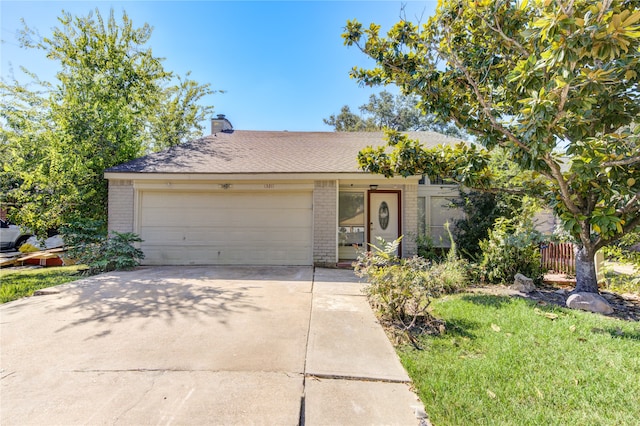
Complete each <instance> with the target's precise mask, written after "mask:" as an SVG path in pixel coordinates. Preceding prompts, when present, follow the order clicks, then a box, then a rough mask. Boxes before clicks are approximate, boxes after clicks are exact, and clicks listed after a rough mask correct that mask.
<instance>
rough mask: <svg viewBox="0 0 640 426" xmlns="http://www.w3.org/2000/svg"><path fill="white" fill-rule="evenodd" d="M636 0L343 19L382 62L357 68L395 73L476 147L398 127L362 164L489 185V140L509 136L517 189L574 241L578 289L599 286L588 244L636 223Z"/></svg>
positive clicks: (495, 142)
mask: <svg viewBox="0 0 640 426" xmlns="http://www.w3.org/2000/svg"><path fill="white" fill-rule="evenodd" d="M639 4H640V2H638V1H637V0H636V1H631V0H630V1H625V0H605V1H597V2H594V1H586V0H574V1H568V2H567V1H554V0H544V1H542V0H536V1H531V2H527V1H526V0H522V1H516V2H513V1H488V0H443V1H442V2H439V6H438V8H437V10H436V13H435V15H434V16H433V17H432V18H430V19H429V20H428V22H427V23H426V24H425V25H423V26H421V27H418V26H417V25H415V24H413V23H411V22H408V21H405V20H402V21H400V22H398V23H397V24H396V25H395V26H393V28H392V29H391V30H390V31H389V32H388V33H387V36H386V37H381V36H380V35H379V30H380V27H379V26H378V25H376V24H371V26H370V27H369V28H368V29H363V27H362V25H361V24H360V23H359V22H357V21H351V22H348V23H347V27H346V32H345V34H344V35H343V37H344V39H345V44H346V45H348V46H352V45H355V46H357V47H359V48H360V49H361V50H362V51H363V52H364V53H365V54H367V55H369V56H370V57H372V58H373V59H374V60H376V66H375V67H374V68H373V69H369V70H367V69H356V68H354V69H353V70H352V76H354V77H355V78H357V79H358V80H359V81H360V82H362V83H364V84H367V85H378V84H390V83H395V84H397V85H398V86H399V87H400V88H401V90H402V92H403V93H412V94H415V95H417V96H419V97H420V107H421V108H422V109H423V110H424V112H425V113H430V114H435V115H436V116H437V117H439V118H440V119H442V120H445V121H446V120H453V121H454V122H455V123H456V124H457V125H458V126H460V127H462V128H464V129H465V130H467V131H469V132H470V133H472V134H473V135H475V136H476V138H477V139H476V140H477V141H478V142H479V144H481V145H482V146H483V147H484V148H481V147H478V146H475V145H470V146H463V145H459V146H457V147H455V148H452V147H448V148H447V147H440V148H438V149H425V148H424V147H421V146H419V145H418V144H417V143H416V142H415V141H410V140H408V139H407V138H406V137H403V136H401V135H397V134H393V133H392V134H390V138H389V144H390V145H391V146H392V147H393V152H392V153H385V151H384V149H383V148H381V149H377V150H376V149H371V148H369V149H367V150H365V151H363V152H362V153H361V155H360V164H361V166H362V168H363V169H365V170H368V171H371V172H376V173H383V174H385V175H387V176H391V175H395V174H401V175H415V174H423V173H427V174H440V175H448V176H452V177H454V178H455V179H456V181H458V182H460V183H462V184H464V185H466V186H468V187H472V188H484V189H486V188H488V187H490V186H491V171H490V169H489V168H488V167H487V165H488V154H487V152H486V149H489V150H490V149H493V148H494V147H497V146H500V147H503V149H505V152H506V153H507V155H508V157H510V158H511V159H513V160H514V161H515V162H516V163H517V164H518V165H519V166H520V167H522V168H523V169H525V170H527V172H528V174H527V179H521V182H520V183H521V185H522V189H523V190H524V191H526V192H529V193H532V194H535V195H538V196H541V197H543V198H544V199H545V200H546V202H547V203H549V204H550V205H551V206H552V207H553V208H554V210H555V213H556V214H557V215H558V216H559V217H560V219H562V221H563V223H564V226H565V228H566V229H567V230H568V231H569V232H570V233H571V234H572V235H573V237H574V238H575V239H576V241H578V243H579V250H578V252H577V256H576V257H577V259H576V271H577V272H576V280H577V283H576V291H584V292H594V293H597V292H598V285H597V281H596V275H595V265H594V254H595V252H596V251H597V250H598V249H599V248H601V247H603V246H605V245H607V244H609V243H611V242H613V241H616V240H617V239H619V238H620V237H622V236H623V235H624V234H626V233H628V232H632V231H634V230H635V229H637V228H638V226H639V225H640V215H639V214H638V213H639V211H640V178H639V176H640V172H639V164H640V149H639V146H638V137H639V134H640V131H639V129H638V127H634V126H633V122H634V121H635V122H637V121H638V113H639V111H640V87H639V86H638V78H639V75H640V53H639V52H640V25H639V23H640V10H638V8H639Z"/></svg>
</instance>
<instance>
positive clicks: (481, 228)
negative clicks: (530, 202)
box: [452, 189, 522, 261]
mask: <svg viewBox="0 0 640 426" xmlns="http://www.w3.org/2000/svg"><path fill="white" fill-rule="evenodd" d="M459 193H460V197H459V198H458V199H454V200H452V203H453V204H454V205H455V206H457V207H458V208H461V209H462V211H463V212H464V218H462V219H458V220H456V221H455V223H454V225H455V227H454V231H453V237H454V240H455V242H456V243H457V244H458V247H459V250H460V252H461V253H462V255H463V256H464V257H465V258H467V259H468V260H472V261H475V260H476V259H478V258H480V257H481V253H482V250H481V248H480V241H482V240H484V239H486V238H487V237H488V235H489V229H491V227H492V226H493V224H494V222H495V221H496V219H498V218H499V217H513V216H514V215H515V212H516V211H518V210H519V209H520V207H521V205H522V201H521V199H520V198H519V197H517V196H514V195H510V194H507V193H498V194H494V193H489V192H480V191H465V190H463V189H460V190H459Z"/></svg>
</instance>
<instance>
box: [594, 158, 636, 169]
mask: <svg viewBox="0 0 640 426" xmlns="http://www.w3.org/2000/svg"><path fill="white" fill-rule="evenodd" d="M636 163H640V155H638V156H635V157H629V158H625V159H624V160H616V161H607V162H605V163H602V167H615V166H628V165H630V164H636Z"/></svg>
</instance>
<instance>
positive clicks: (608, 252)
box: [603, 232, 640, 268]
mask: <svg viewBox="0 0 640 426" xmlns="http://www.w3.org/2000/svg"><path fill="white" fill-rule="evenodd" d="M638 247H640V232H630V233H628V234H626V235H625V236H623V237H622V238H621V239H620V240H618V241H617V242H616V243H614V244H611V245H609V246H606V247H604V248H603V251H604V255H605V257H606V258H607V259H609V260H612V261H616V262H621V263H630V264H632V265H635V266H636V267H638V268H640V251H638V250H639V249H638Z"/></svg>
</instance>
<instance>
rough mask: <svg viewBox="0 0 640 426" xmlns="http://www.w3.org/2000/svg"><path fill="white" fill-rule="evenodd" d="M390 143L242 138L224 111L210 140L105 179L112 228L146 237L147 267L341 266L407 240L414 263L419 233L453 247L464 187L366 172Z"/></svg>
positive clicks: (435, 138) (273, 135) (405, 248)
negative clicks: (367, 161) (359, 252)
mask: <svg viewBox="0 0 640 426" xmlns="http://www.w3.org/2000/svg"><path fill="white" fill-rule="evenodd" d="M409 136H410V137H411V138H414V139H419V140H420V141H421V142H422V143H423V144H425V145H427V146H434V145H437V144H446V143H456V142H459V141H458V140H457V139H453V138H450V137H447V136H444V135H441V134H438V133H433V132H410V133H409ZM384 143H385V141H384V134H383V133H382V132H375V133H372V132H354V133H351V132H288V131H282V132H274V131H241V130H233V128H232V126H231V123H230V122H229V121H228V120H227V119H226V118H224V116H222V115H220V116H218V117H217V118H214V119H213V120H212V132H211V134H210V135H208V136H205V137H203V138H201V139H197V140H194V141H191V142H189V143H185V144H182V145H178V146H174V147H172V148H169V149H167V150H165V151H162V152H157V153H153V154H150V155H147V156H144V157H141V158H138V159H136V160H133V161H130V162H128V163H125V164H121V165H118V166H115V167H112V168H110V169H108V170H107V171H106V172H105V178H106V179H108V181H109V229H110V230H114V231H118V232H135V233H136V234H139V235H140V236H141V238H142V239H143V240H144V241H143V242H142V243H141V249H142V250H143V251H144V253H145V256H146V257H145V259H144V262H143V263H144V264H147V265H218V264H219V265H232V264H245V265H323V266H335V265H336V264H338V263H339V262H341V261H345V262H347V261H350V260H352V259H355V257H356V249H355V248H354V247H359V248H361V249H362V248H366V247H368V246H367V244H368V243H371V242H375V241H376V237H378V236H381V237H383V238H384V239H385V240H387V241H392V240H394V239H396V238H397V237H398V236H400V235H404V239H403V240H402V245H401V247H400V251H401V253H400V254H401V255H402V256H411V255H413V254H415V253H416V250H417V245H416V241H415V236H416V235H418V234H419V233H427V234H430V235H431V236H432V238H433V240H434V241H435V243H436V245H439V244H440V243H441V245H444V246H447V245H448V240H447V238H446V234H445V233H444V229H443V225H444V223H445V221H447V220H448V221H452V220H453V219H455V218H456V217H459V215H460V212H459V211H457V210H455V209H451V208H449V204H450V203H449V200H450V199H451V198H454V197H456V196H457V195H458V190H457V187H456V186H455V185H448V184H446V183H443V182H441V181H440V182H430V181H429V180H428V179H424V178H422V177H421V176H414V177H408V178H403V177H394V178H391V179H387V178H385V177H383V176H380V175H374V174H370V173H365V172H363V171H362V170H360V169H359V168H358V164H357V154H358V152H359V151H360V150H361V149H362V148H364V147H366V146H368V145H373V146H379V145H382V144H384ZM442 237H444V239H442Z"/></svg>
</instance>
